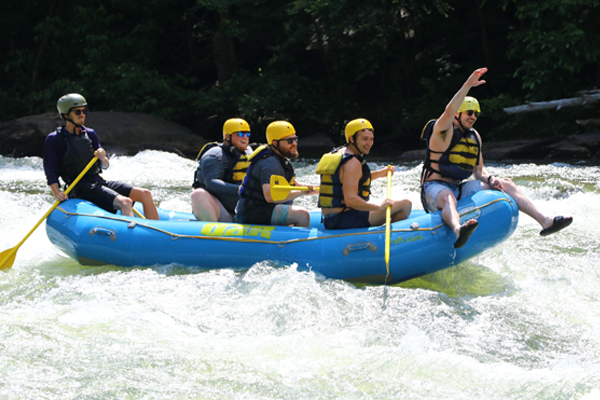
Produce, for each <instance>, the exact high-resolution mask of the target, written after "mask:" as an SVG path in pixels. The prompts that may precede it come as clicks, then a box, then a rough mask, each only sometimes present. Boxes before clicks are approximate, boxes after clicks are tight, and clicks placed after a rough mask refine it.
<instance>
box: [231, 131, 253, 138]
mask: <svg viewBox="0 0 600 400" xmlns="http://www.w3.org/2000/svg"><path fill="white" fill-rule="evenodd" d="M233 134H234V135H238V137H244V135H246V137H250V132H234V133H233Z"/></svg>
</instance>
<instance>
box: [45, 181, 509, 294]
mask: <svg viewBox="0 0 600 400" xmlns="http://www.w3.org/2000/svg"><path fill="white" fill-rule="evenodd" d="M458 211H459V214H460V216H461V222H464V221H467V220H469V219H476V220H478V221H479V227H478V228H477V230H476V231H475V232H474V233H473V235H472V236H471V238H470V240H469V241H468V242H467V244H466V245H465V246H464V247H462V248H460V249H454V248H453V246H452V245H453V243H454V241H455V236H454V233H453V232H452V231H451V230H450V228H449V227H448V226H447V225H446V224H444V223H443V221H442V218H441V214H440V213H439V212H437V213H432V214H426V213H425V212H424V211H423V210H414V211H413V212H412V214H411V216H410V218H409V219H408V220H405V221H400V222H395V223H392V224H391V236H390V261H389V271H388V270H387V268H386V263H385V226H379V227H371V228H368V229H348V230H339V231H327V230H324V229H323V225H322V224H321V221H320V219H321V214H320V212H319V211H315V212H312V213H311V228H298V227H285V226H263V225H242V224H235V223H231V224H228V223H218V222H216V223H215V222H199V221H196V220H195V219H194V216H193V215H192V214H188V213H181V212H174V211H168V210H162V209H159V213H160V220H159V221H150V220H145V219H141V218H131V217H123V216H121V215H118V214H117V215H115V214H111V213H108V212H105V211H104V210H102V209H100V208H98V207H96V206H95V205H93V204H91V203H89V202H87V201H83V200H78V199H72V200H67V201H65V202H64V203H62V204H61V205H60V206H59V207H58V208H57V209H55V210H54V211H53V212H52V213H51V214H50V216H49V217H48V219H47V223H46V231H47V234H48V238H49V239H50V241H51V242H52V243H53V244H54V245H55V246H57V247H58V248H59V249H61V250H62V251H63V252H65V253H66V254H68V255H69V256H70V257H72V258H73V259H75V260H77V261H78V262H79V263H81V264H83V265H104V264H114V265H117V266H123V267H133V266H156V265H168V264H175V265H180V266H193V267H199V268H203V269H215V268H236V269H239V268H250V267H252V266H253V265H255V264H257V263H260V262H263V261H274V262H276V263H280V264H282V265H290V264H292V263H297V264H298V267H299V268H300V269H310V270H312V271H315V272H317V273H320V274H322V275H324V276H325V277H327V278H333V279H344V280H347V281H351V282H362V283H377V284H382V283H387V284H391V283H397V282H400V281H405V280H408V279H411V278H415V277H417V276H421V275H425V274H429V273H432V272H436V271H439V270H441V269H444V268H448V267H451V266H453V265H457V264H459V263H461V262H463V261H465V260H468V259H469V258H471V257H473V256H476V255H478V254H480V253H482V252H483V251H485V250H486V249H488V248H490V247H493V246H496V245H497V244H499V243H500V242H502V241H504V240H506V239H507V238H508V237H509V236H510V235H511V234H512V233H513V232H514V230H515V229H516V226H517V222H518V215H519V212H518V209H517V206H516V204H515V202H514V200H513V199H512V198H510V196H508V195H505V194H504V193H502V192H497V191H483V192H479V193H476V194H475V195H473V196H471V197H468V198H465V199H462V200H460V201H459V203H458Z"/></svg>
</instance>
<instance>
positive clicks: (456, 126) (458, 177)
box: [421, 68, 573, 248]
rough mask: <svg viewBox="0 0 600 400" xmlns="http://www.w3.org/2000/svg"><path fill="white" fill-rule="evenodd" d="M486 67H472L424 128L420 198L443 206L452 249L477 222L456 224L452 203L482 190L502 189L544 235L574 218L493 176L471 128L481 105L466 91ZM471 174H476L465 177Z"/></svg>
mask: <svg viewBox="0 0 600 400" xmlns="http://www.w3.org/2000/svg"><path fill="white" fill-rule="evenodd" d="M486 72H487V68H480V69H477V70H475V71H474V72H473V73H472V74H471V76H469V78H468V79H467V81H466V82H465V83H464V84H463V86H462V87H461V88H460V90H459V91H458V92H456V94H455V95H454V97H453V98H452V100H450V102H449V103H448V105H446V109H445V110H444V113H443V114H442V115H441V116H440V117H439V118H438V119H437V120H436V121H430V122H429V123H428V124H427V125H426V126H425V128H424V130H423V136H424V138H423V139H425V140H427V156H426V160H425V164H424V165H423V174H422V177H421V185H422V187H421V200H422V202H423V207H424V208H425V210H426V211H428V212H434V211H437V210H442V218H443V220H444V222H446V223H447V224H448V225H449V226H450V228H452V229H453V231H454V233H455V235H456V242H455V243H454V248H460V247H462V246H464V245H465V244H466V243H467V240H469V237H470V236H471V234H472V233H473V232H474V231H475V229H476V228H477V226H478V222H477V221H476V220H473V219H472V220H469V221H467V222H466V223H464V224H462V225H461V224H460V218H459V215H458V212H457V210H456V205H457V204H456V202H457V200H460V199H461V198H462V197H466V196H469V195H471V194H473V193H475V192H477V191H480V190H485V189H496V190H504V191H505V192H506V193H508V194H509V195H510V196H511V197H512V198H513V199H514V200H515V201H516V203H517V206H518V207H519V210H520V211H522V212H524V213H525V214H527V215H529V216H530V217H532V218H533V219H535V220H536V221H537V222H538V223H539V224H540V225H541V226H542V231H541V232H540V235H542V236H546V235H550V234H552V233H555V232H558V231H559V230H561V229H563V228H566V227H567V226H569V225H570V224H571V222H573V218H572V217H563V216H557V217H554V218H552V217H549V216H547V215H545V214H543V213H542V212H540V211H539V210H538V209H537V208H536V207H535V205H534V204H533V203H532V202H531V200H530V199H529V198H528V197H527V196H525V194H524V193H523V192H522V191H521V190H520V189H519V188H518V187H517V185H515V183H514V182H513V181H512V180H510V179H509V178H498V177H495V176H493V175H491V174H490V173H488V172H487V170H486V169H485V167H484V165H483V156H482V154H481V136H480V135H479V133H478V132H477V131H476V130H475V129H473V125H474V124H475V122H476V121H477V118H478V117H479V115H480V113H481V108H480V106H479V102H478V101H477V99H475V98H474V97H470V96H467V94H468V93H469V90H470V89H471V88H472V87H477V86H479V85H482V84H484V83H485V81H484V80H482V79H481V76H482V75H483V74H485V73H486ZM471 176H473V177H474V178H475V179H474V180H468V181H465V180H466V179H468V178H469V177H471Z"/></svg>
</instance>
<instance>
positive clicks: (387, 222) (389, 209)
mask: <svg viewBox="0 0 600 400" xmlns="http://www.w3.org/2000/svg"><path fill="white" fill-rule="evenodd" d="M388 167H390V165H388ZM387 197H388V199H391V198H392V171H391V170H389V169H388V172H387ZM391 219H392V206H388V207H387V208H386V210H385V269H386V270H387V274H388V275H389V274H390V220H391Z"/></svg>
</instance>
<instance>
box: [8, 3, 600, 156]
mask: <svg viewBox="0 0 600 400" xmlns="http://www.w3.org/2000/svg"><path fill="white" fill-rule="evenodd" d="M598 21H600V1H598V0H568V1H565V0H531V1H515V0H499V1H485V0H470V1H467V0H458V1H451V2H450V1H445V0H426V1H423V0H335V1H332V0H252V1H250V0H195V1H194V0H182V1H172V0H144V1H141V0H128V1H119V0H89V1H86V2H80V1H72V0H43V1H42V0H32V1H28V2H22V1H17V0H6V1H4V2H3V8H2V13H1V14H0V24H1V25H2V27H3V28H2V30H0V61H1V65H2V68H1V69H0V120H1V121H7V120H10V119H14V118H19V117H23V116H26V115H31V114H38V113H42V112H48V111H55V104H56V100H57V99H58V97H60V96H61V95H63V94H65V93H69V92H79V93H81V94H83V95H84V96H86V97H87V99H88V101H89V102H90V104H91V109H92V110H103V111H109V110H114V111H127V112H136V111H137V112H146V113H151V114H154V115H158V116H161V117H164V118H167V119H170V120H174V121H176V122H179V123H182V124H184V125H186V126H189V127H191V128H192V129H193V130H194V131H195V132H197V133H198V134H201V135H203V136H205V137H208V138H211V136H216V137H214V138H216V139H217V138H218V137H219V131H220V125H221V124H222V121H223V120H225V119H226V118H228V117H231V116H241V117H244V118H246V119H247V120H248V121H249V122H250V123H251V125H252V126H253V128H254V129H255V130H256V131H257V132H260V131H263V129H264V127H265V126H266V125H267V124H268V123H269V122H270V121H272V120H273V119H276V118H288V119H289V120H290V121H292V122H293V123H294V124H295V125H296V127H297V129H298V130H299V131H301V132H304V133H305V134H306V133H314V132H326V133H327V134H329V135H330V136H331V137H335V139H336V140H338V141H339V135H340V133H341V131H342V129H343V125H344V123H345V121H347V120H349V119H352V118H355V117H358V116H361V117H365V118H369V119H370V120H372V122H373V124H374V125H375V127H376V130H377V134H378V138H383V139H386V140H388V141H402V143H404V144H406V146H407V147H416V146H418V145H419V143H418V136H419V133H420V130H421V128H422V126H423V125H424V124H425V122H426V121H427V120H429V119H430V118H435V117H437V116H439V114H440V113H441V112H442V110H443V108H444V106H445V104H446V103H447V101H448V100H449V99H450V98H451V96H452V95H453V94H454V93H455V92H456V90H457V89H458V88H459V87H460V85H461V84H462V83H463V82H464V80H465V79H466V78H467V77H468V75H469V74H470V73H471V71H472V70H474V69H475V68H478V67H482V66H486V67H488V68H489V72H488V73H487V74H486V76H485V78H486V80H487V81H488V83H487V84H486V85H483V86H481V87H479V88H476V89H474V90H473V91H472V94H473V95H474V96H476V97H478V98H479V99H480V101H481V103H482V107H483V115H482V118H481V120H480V121H479V123H478V129H479V130H480V131H481V132H482V133H484V134H485V137H486V138H488V139H492V140H503V139H504V140H506V139H513V138H517V137H518V138H523V137H531V138H534V137H543V136H548V135H559V134H567V133H575V132H578V131H582V130H583V129H584V128H583V127H581V126H578V125H576V124H575V122H574V121H575V119H584V118H594V117H595V118H597V117H598V110H597V109H591V110H588V109H586V108H582V107H577V108H570V109H563V110H559V111H544V112H536V113H529V114H521V115H511V116H508V115H506V114H505V113H504V112H503V111H502V109H503V108H504V107H509V106H515V105H519V104H523V103H524V102H527V101H545V100H553V99H558V98H562V97H573V96H575V95H576V93H577V92H578V91H580V90H590V89H593V88H594V87H597V85H598V82H600V79H599V78H600V25H599V24H598Z"/></svg>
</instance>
